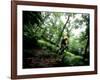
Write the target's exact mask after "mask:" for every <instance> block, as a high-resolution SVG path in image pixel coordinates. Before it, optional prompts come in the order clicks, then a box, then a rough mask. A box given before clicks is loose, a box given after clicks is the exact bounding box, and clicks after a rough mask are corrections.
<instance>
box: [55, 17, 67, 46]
mask: <svg viewBox="0 0 100 80" xmlns="http://www.w3.org/2000/svg"><path fill="white" fill-rule="evenodd" d="M68 21H69V16H68V19H67V20H66V23H65V24H64V26H63V29H62V31H61V33H60V35H59V37H58V40H57V43H56V46H58V45H59V43H60V40H61V37H62V34H63V31H64V29H65V28H66V24H67V23H68Z"/></svg>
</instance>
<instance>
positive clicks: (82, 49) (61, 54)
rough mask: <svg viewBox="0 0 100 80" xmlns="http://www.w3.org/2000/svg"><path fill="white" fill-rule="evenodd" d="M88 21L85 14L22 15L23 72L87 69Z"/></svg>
mask: <svg viewBox="0 0 100 80" xmlns="http://www.w3.org/2000/svg"><path fill="white" fill-rule="evenodd" d="M89 20H90V15H89V14H87V13H63V12H35V11H23V68H42V67H64V66H85V65H89V55H90V54H89V53H90V52H89V51H90V50H89V27H90V25H89V22H90V21H89ZM65 38H67V39H66V40H64V39H65Z"/></svg>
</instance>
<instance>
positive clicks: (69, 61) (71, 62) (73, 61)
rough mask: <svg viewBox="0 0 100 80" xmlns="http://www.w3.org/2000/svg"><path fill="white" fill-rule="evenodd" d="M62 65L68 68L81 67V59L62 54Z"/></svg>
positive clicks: (71, 54) (69, 54)
mask: <svg viewBox="0 0 100 80" xmlns="http://www.w3.org/2000/svg"><path fill="white" fill-rule="evenodd" d="M63 61H64V64H65V65H68V66H79V65H82V57H81V56H77V55H75V54H73V53H70V52H66V51H65V52H64V60H63Z"/></svg>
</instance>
